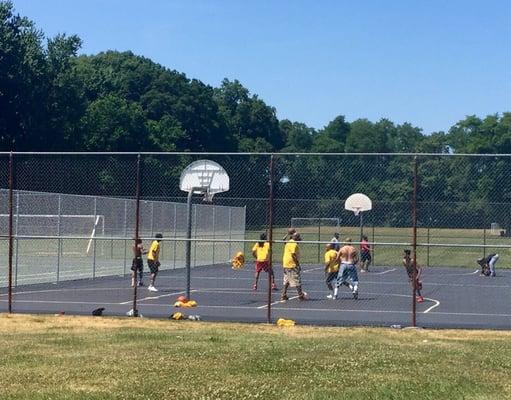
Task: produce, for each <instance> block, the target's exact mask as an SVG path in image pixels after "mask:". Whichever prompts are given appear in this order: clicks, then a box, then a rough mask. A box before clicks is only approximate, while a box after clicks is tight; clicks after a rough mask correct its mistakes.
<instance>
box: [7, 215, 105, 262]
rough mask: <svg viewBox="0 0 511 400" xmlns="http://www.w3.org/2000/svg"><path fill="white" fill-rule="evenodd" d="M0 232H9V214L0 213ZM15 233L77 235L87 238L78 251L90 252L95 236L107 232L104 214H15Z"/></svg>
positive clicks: (42, 235) (49, 235) (54, 235)
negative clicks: (83, 245) (84, 244)
mask: <svg viewBox="0 0 511 400" xmlns="http://www.w3.org/2000/svg"><path fill="white" fill-rule="evenodd" d="M0 232H1V233H2V234H3V235H7V234H8V233H9V214H0ZM13 233H14V234H15V235H16V236H28V237H31V236H32V237H37V238H39V237H40V238H44V237H59V238H66V237H76V238H83V239H86V240H87V244H86V246H85V248H83V249H77V252H78V253H84V252H85V253H87V254H88V253H90V251H91V249H92V244H93V242H94V238H96V237H98V236H104V234H105V216H104V215H92V214H91V215H79V214H61V215H57V214H14V215H13Z"/></svg>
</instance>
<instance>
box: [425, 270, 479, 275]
mask: <svg viewBox="0 0 511 400" xmlns="http://www.w3.org/2000/svg"><path fill="white" fill-rule="evenodd" d="M478 272H479V270H478V269H476V270H475V271H474V272H464V273H463V274H439V275H434V276H467V275H475V274H477V273H478Z"/></svg>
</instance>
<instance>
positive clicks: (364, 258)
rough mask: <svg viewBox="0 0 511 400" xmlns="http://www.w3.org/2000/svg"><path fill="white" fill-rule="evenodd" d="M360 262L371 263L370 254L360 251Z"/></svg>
mask: <svg viewBox="0 0 511 400" xmlns="http://www.w3.org/2000/svg"><path fill="white" fill-rule="evenodd" d="M360 261H362V262H366V261H369V262H371V252H370V251H367V250H364V251H361V252H360Z"/></svg>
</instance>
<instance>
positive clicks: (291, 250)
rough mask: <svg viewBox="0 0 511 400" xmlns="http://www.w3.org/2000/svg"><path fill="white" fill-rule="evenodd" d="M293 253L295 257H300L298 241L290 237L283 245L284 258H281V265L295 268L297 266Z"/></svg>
mask: <svg viewBox="0 0 511 400" xmlns="http://www.w3.org/2000/svg"><path fill="white" fill-rule="evenodd" d="M293 254H295V255H296V258H299V257H300V249H299V247H298V243H296V241H294V240H293V239H291V240H289V241H288V242H287V243H286V245H285V246H284V258H283V259H282V265H283V267H284V268H295V267H296V266H297V265H296V262H295V260H294V259H293Z"/></svg>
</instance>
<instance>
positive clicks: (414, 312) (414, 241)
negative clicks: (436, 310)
mask: <svg viewBox="0 0 511 400" xmlns="http://www.w3.org/2000/svg"><path fill="white" fill-rule="evenodd" d="M412 225H413V237H412V248H413V278H412V279H413V282H412V289H413V290H412V292H413V293H412V326H414V327H415V326H417V302H416V298H415V296H416V294H417V156H415V157H414V162H413V196H412Z"/></svg>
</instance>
